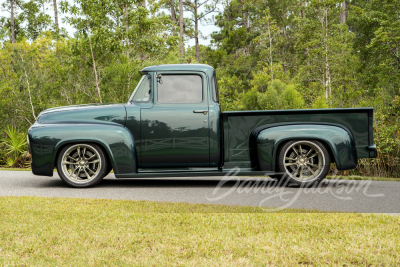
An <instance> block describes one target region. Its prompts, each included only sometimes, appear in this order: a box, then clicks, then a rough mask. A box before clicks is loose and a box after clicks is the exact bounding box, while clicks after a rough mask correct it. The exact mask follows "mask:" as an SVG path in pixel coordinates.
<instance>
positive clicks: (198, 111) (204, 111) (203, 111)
mask: <svg viewBox="0 0 400 267" xmlns="http://www.w3.org/2000/svg"><path fill="white" fill-rule="evenodd" d="M207 112H208V111H207V110H193V113H203V114H204V115H207Z"/></svg>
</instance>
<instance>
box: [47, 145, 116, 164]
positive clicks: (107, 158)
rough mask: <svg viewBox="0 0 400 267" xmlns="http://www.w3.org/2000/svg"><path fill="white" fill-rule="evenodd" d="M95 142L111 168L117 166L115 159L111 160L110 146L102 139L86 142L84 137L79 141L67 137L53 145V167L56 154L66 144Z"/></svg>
mask: <svg viewBox="0 0 400 267" xmlns="http://www.w3.org/2000/svg"><path fill="white" fill-rule="evenodd" d="M80 143H81V144H89V145H90V144H95V145H97V146H98V147H100V149H102V150H103V152H104V155H105V157H106V160H107V161H108V163H109V164H111V166H112V168H113V169H114V167H116V166H117V164H116V162H115V160H112V154H111V151H110V148H109V147H108V146H107V145H106V144H105V143H104V141H102V140H90V142H88V141H87V140H85V139H82V140H81V141H79V139H67V140H63V141H61V142H59V144H57V145H56V146H55V147H54V153H53V157H52V161H53V162H54V167H56V166H57V159H58V156H59V155H60V152H61V150H62V149H63V148H64V147H66V146H68V145H75V144H80Z"/></svg>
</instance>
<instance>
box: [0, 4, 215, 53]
mask: <svg viewBox="0 0 400 267" xmlns="http://www.w3.org/2000/svg"><path fill="white" fill-rule="evenodd" d="M26 1H27V0H26ZM26 1H25V2H26ZM67 1H68V2H69V3H71V4H72V3H73V2H74V1H73V0H67ZM5 2H6V0H0V6H2V5H3V3H5ZM51 2H52V1H51ZM59 2H60V1H57V3H59ZM45 7H46V10H45V13H46V14H48V15H50V16H51V17H52V18H53V19H54V10H53V5H52V4H50V3H49V4H47V5H45ZM163 11H164V12H165V13H167V14H169V11H168V10H163ZM199 11H200V12H201V9H200V10H199ZM16 12H18V10H16ZM214 14H216V13H214ZM212 15H213V14H209V15H208V16H206V18H207V19H209V18H211V17H212ZM9 16H10V12H9V11H7V10H5V9H3V8H2V9H1V10H0V17H9ZM58 17H59V19H58V21H59V23H60V26H61V27H63V28H65V29H66V30H67V32H68V34H69V35H70V36H73V34H74V29H73V28H72V27H71V26H70V25H67V24H65V23H63V22H62V18H63V17H64V15H63V14H61V12H60V11H59V13H58ZM184 17H185V18H188V17H190V13H189V12H185V13H184ZM218 29H219V28H218V27H216V26H215V25H207V23H200V25H199V30H200V32H201V33H202V35H204V36H205V38H200V39H199V42H200V44H201V45H206V46H207V45H209V44H210V34H211V33H212V32H214V31H218ZM187 45H189V46H194V45H195V42H194V38H193V39H190V40H189V41H188V42H187V43H186V46H187Z"/></svg>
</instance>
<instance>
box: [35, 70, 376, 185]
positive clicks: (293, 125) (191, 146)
mask: <svg viewBox="0 0 400 267" xmlns="http://www.w3.org/2000/svg"><path fill="white" fill-rule="evenodd" d="M141 72H142V73H143V74H147V75H149V77H150V80H151V81H150V87H151V88H149V89H151V91H150V92H151V93H150V99H151V101H150V102H148V103H134V102H132V103H127V104H114V105H110V104H105V105H101V104H93V105H80V106H69V107H61V108H53V109H48V110H46V111H44V112H42V113H41V114H40V115H39V118H38V121H37V122H36V123H35V124H34V125H33V126H32V127H31V128H30V129H29V134H28V136H29V139H30V148H31V150H32V158H33V162H32V171H33V172H34V174H38V175H49V176H51V175H53V168H54V166H55V160H56V156H57V152H58V151H59V149H60V148H61V147H62V146H63V145H66V144H69V143H79V142H91V143H97V144H99V145H101V146H102V147H103V148H104V150H105V151H106V152H107V154H108V156H109V158H110V160H111V163H112V165H113V168H114V172H115V174H116V177H118V178H124V177H126V178H128V177H150V176H152V175H153V176H154V175H157V176H158V177H173V176H195V175H202V176H209V175H224V174H226V173H227V172H229V170H231V169H233V168H234V167H236V166H237V167H240V168H241V172H240V173H238V174H237V175H261V174H273V173H274V166H275V158H276V155H277V152H278V148H279V145H280V144H281V143H282V142H285V141H287V140H294V139H317V140H320V141H323V142H325V143H326V145H327V146H328V147H329V148H330V149H331V151H332V155H333V157H334V159H335V161H336V163H337V165H338V168H339V169H352V168H354V167H355V166H356V163H357V158H368V157H376V148H375V147H374V146H373V145H374V144H373V132H372V114H373V109H372V108H364V109H323V110H285V111H244V112H224V113H223V114H222V115H221V112H220V106H219V104H218V103H215V102H214V101H213V99H212V95H211V78H212V76H213V75H215V72H214V69H213V68H212V67H210V66H208V65H200V64H198V65H195V64H177V65H159V66H151V67H147V68H144V69H142V70H141ZM172 73H174V74H197V75H201V76H202V78H203V102H202V103H199V104H160V103H158V102H157V78H156V76H157V74H172ZM193 110H207V111H208V112H207V114H206V115H204V114H202V113H193Z"/></svg>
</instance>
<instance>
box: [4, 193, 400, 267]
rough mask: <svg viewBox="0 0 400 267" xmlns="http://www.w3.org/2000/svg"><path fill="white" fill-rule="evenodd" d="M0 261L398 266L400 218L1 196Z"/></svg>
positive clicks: (155, 264)
mask: <svg viewBox="0 0 400 267" xmlns="http://www.w3.org/2000/svg"><path fill="white" fill-rule="evenodd" d="M0 210H1V213H0V224H1V227H0V265H1V266H4V265H6V266H7V265H18V266H20V265H22V266H24V265H27V266H32V265H35V266H59V265H66V266H87V265H91V266H100V265H102V266H104V265H121V266H131V265H139V266H148V265H151V266H164V265H168V266H170V265H179V266H232V265H233V266H265V265H268V266H298V265H309V266H311V265H314V266H319V265H330V266H332V265H334V266H354V265H356V266H357V265H358V266H397V265H399V264H400V258H399V251H400V241H399V239H400V237H399V235H400V218H399V217H397V216H387V215H373V214H351V213H296V212H295V211H296V210H290V211H292V213H265V212H263V211H262V210H260V209H258V208H252V207H234V206H222V205H201V204H199V205H194V204H184V203H157V202H148V201H119V200H94V199H72V198H39V197H0Z"/></svg>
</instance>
